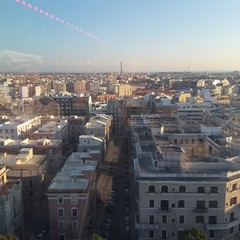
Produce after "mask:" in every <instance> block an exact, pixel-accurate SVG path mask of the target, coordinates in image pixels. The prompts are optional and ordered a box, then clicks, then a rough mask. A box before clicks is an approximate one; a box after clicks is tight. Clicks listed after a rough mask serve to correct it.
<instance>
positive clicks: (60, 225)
mask: <svg viewBox="0 0 240 240" xmlns="http://www.w3.org/2000/svg"><path fill="white" fill-rule="evenodd" d="M64 229H65V223H64V221H62V220H61V221H58V230H64Z"/></svg>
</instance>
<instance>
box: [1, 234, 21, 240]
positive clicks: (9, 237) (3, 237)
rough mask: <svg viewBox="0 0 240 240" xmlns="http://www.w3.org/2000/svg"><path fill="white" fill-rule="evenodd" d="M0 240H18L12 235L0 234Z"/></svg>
mask: <svg viewBox="0 0 240 240" xmlns="http://www.w3.org/2000/svg"><path fill="white" fill-rule="evenodd" d="M0 240H18V239H17V237H16V236H14V235H2V234H0Z"/></svg>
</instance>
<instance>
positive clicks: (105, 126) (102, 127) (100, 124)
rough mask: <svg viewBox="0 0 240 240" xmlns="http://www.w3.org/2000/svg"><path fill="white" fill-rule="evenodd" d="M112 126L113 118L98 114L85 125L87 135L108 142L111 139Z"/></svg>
mask: <svg viewBox="0 0 240 240" xmlns="http://www.w3.org/2000/svg"><path fill="white" fill-rule="evenodd" d="M111 126H112V117H111V116H108V115H105V114H97V115H96V116H94V117H92V118H91V119H90V120H89V121H88V122H87V123H86V125H85V134H86V135H94V136H95V137H99V138H102V139H104V140H105V141H106V142H108V141H109V139H110V134H111Z"/></svg>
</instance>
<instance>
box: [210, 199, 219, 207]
mask: <svg viewBox="0 0 240 240" xmlns="http://www.w3.org/2000/svg"><path fill="white" fill-rule="evenodd" d="M217 207H218V202H217V201H209V208H217Z"/></svg>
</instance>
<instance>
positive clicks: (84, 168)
mask: <svg viewBox="0 0 240 240" xmlns="http://www.w3.org/2000/svg"><path fill="white" fill-rule="evenodd" d="M96 165H97V162H96V161H93V160H86V159H81V155H80V154H79V153H75V154H72V155H70V157H69V158H68V159H67V161H66V163H65V165H64V166H63V168H62V169H61V171H60V172H59V173H58V174H57V175H56V176H55V178H54V179H53V181H52V183H51V185H50V186H49V188H48V191H47V196H48V206H49V223H50V230H49V235H50V239H59V240H67V239H69V240H74V239H76V240H77V239H83V237H85V236H88V231H87V227H88V218H87V216H88V210H89V208H90V207H92V208H94V207H95V198H94V193H93V189H94V188H95V170H96Z"/></svg>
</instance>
